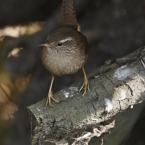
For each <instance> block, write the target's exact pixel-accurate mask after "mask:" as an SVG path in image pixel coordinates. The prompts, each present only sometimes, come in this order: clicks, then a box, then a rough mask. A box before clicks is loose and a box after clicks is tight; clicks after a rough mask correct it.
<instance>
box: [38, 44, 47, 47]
mask: <svg viewBox="0 0 145 145" xmlns="http://www.w3.org/2000/svg"><path fill="white" fill-rule="evenodd" d="M38 46H45V47H47V46H49V45H48V44H47V43H45V44H40V45H38Z"/></svg>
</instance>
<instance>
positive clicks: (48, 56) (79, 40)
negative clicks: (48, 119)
mask: <svg viewBox="0 0 145 145" xmlns="http://www.w3.org/2000/svg"><path fill="white" fill-rule="evenodd" d="M40 46H44V47H43V49H42V54H41V59H42V64H43V65H44V67H45V68H46V69H47V70H48V71H50V72H51V74H52V79H51V84H50V88H49V92H48V98H47V102H46V105H47V104H49V105H51V99H52V100H54V101H56V102H58V101H57V100H55V99H54V97H53V93H52V85H53V82H54V76H55V75H57V76H61V75H66V74H73V73H75V72H77V71H78V70H79V69H80V68H82V70H83V74H84V83H83V85H82V87H81V88H80V91H81V90H82V89H83V88H84V94H85V93H86V91H87V90H89V83H88V79H87V76H86V73H85V70H84V65H85V63H86V61H87V58H88V43H87V39H86V37H85V36H84V35H83V34H82V33H80V32H79V31H77V20H76V15H75V12H74V8H73V0H63V2H62V10H61V16H60V21H59V25H58V28H57V29H56V30H55V31H54V32H53V33H51V34H50V35H49V36H48V38H47V40H46V43H45V44H41V45H40Z"/></svg>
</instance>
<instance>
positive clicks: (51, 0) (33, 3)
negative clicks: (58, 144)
mask: <svg viewBox="0 0 145 145" xmlns="http://www.w3.org/2000/svg"><path fill="white" fill-rule="evenodd" d="M61 2H62V1H61V0H41V1H40V0H0V27H1V28H4V27H5V26H8V25H18V24H22V25H24V24H27V23H29V22H32V21H46V23H45V24H44V26H43V27H42V30H40V31H39V32H37V33H35V34H33V35H29V36H21V37H19V38H8V39H10V40H11V43H10V44H7V45H6V46H4V47H2V48H1V52H2V55H1V56H2V58H3V64H4V66H5V68H7V70H8V71H9V72H11V73H12V74H13V75H14V76H17V75H22V74H25V75H27V74H32V79H31V81H30V83H29V85H28V87H27V88H26V90H25V91H24V92H23V93H22V94H21V95H20V96H19V99H18V100H17V101H16V103H17V105H18V107H19V111H18V112H17V113H15V118H14V119H13V120H12V121H10V122H8V124H7V128H6V129H5V130H2V129H1V130H0V135H1V137H0V138H1V144H2V145H14V144H15V145H30V134H31V130H30V122H31V121H30V115H29V111H28V110H27V106H29V105H31V104H34V103H36V102H38V101H40V100H41V99H43V98H45V97H46V96H47V91H48V87H49V82H50V77H51V74H50V73H49V72H48V71H47V70H45V69H44V68H43V66H42V64H41V59H40V54H41V48H40V47H38V45H39V44H42V43H44V42H45V40H46V38H47V35H48V34H49V33H50V32H52V31H53V30H54V29H55V28H56V27H57V23H58V18H59V14H60V7H61ZM75 10H76V15H77V19H78V22H79V24H80V25H81V30H82V33H83V34H85V35H86V37H87V39H88V43H89V58H88V61H87V63H86V65H85V69H86V72H87V74H89V73H90V72H92V71H93V70H94V69H96V68H98V67H99V66H101V65H102V64H103V63H104V62H105V61H106V60H108V59H115V58H118V57H121V56H124V55H126V54H128V53H130V52H132V51H133V50H135V49H137V48H139V47H141V46H144V45H145V40H144V39H145V15H144V12H145V1H144V0H79V1H77V0H75ZM4 40H5V39H4ZM14 47H23V48H24V49H23V51H22V52H21V55H20V57H18V58H8V59H6V55H7V54H8V52H10V51H11V50H12V49H13V48H14ZM82 78H83V75H82V72H81V71H79V72H77V73H76V74H74V75H66V76H62V77H56V80H55V83H54V87H53V91H54V92H56V91H58V90H60V89H62V88H65V87H67V86H69V85H70V84H71V83H74V82H77V81H79V80H81V79H82ZM144 112H145V111H143V113H142V114H141V118H140V119H139V120H138V122H137V124H136V125H135V128H134V129H133V132H132V133H131V134H130V137H129V138H128V140H129V141H128V142H127V143H126V145H130V144H131V145H144V144H145V138H144V136H143V135H145V131H144V130H145V125H144V121H145V113H144Z"/></svg>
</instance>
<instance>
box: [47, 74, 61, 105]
mask: <svg viewBox="0 0 145 145" xmlns="http://www.w3.org/2000/svg"><path fill="white" fill-rule="evenodd" d="M53 82H54V75H52V78H51V83H50V87H49V92H48V97H47V101H46V105H48V104H49V106H51V99H52V100H54V101H55V102H58V101H57V100H56V99H54V98H53V92H52V85H53Z"/></svg>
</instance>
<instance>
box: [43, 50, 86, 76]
mask: <svg viewBox="0 0 145 145" xmlns="http://www.w3.org/2000/svg"><path fill="white" fill-rule="evenodd" d="M41 57H42V63H43V65H44V67H45V68H46V69H47V70H49V71H50V72H51V73H52V74H55V75H58V76H60V75H65V74H73V73H75V72H76V71H78V69H80V68H81V67H82V66H84V64H85V62H86V60H87V55H86V54H85V53H84V54H83V53H82V52H81V53H80V52H79V51H77V50H76V51H68V52H67V51H65V52H57V51H54V52H47V49H43V50H42V55H41Z"/></svg>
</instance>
